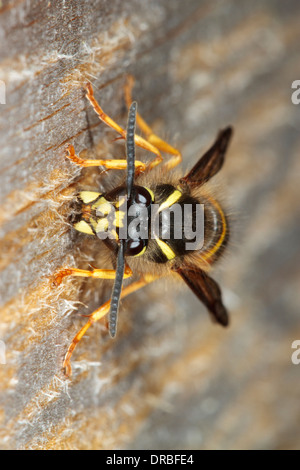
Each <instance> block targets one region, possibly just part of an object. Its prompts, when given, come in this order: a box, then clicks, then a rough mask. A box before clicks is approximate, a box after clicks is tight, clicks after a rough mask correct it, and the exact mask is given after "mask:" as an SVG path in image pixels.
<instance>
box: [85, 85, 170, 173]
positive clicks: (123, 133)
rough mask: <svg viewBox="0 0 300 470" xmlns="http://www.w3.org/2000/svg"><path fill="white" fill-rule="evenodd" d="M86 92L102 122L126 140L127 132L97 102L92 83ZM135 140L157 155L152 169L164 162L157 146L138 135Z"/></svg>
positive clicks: (137, 143)
mask: <svg viewBox="0 0 300 470" xmlns="http://www.w3.org/2000/svg"><path fill="white" fill-rule="evenodd" d="M86 90H87V95H86V96H87V99H88V100H89V102H90V103H91V105H92V106H93V108H94V110H95V112H96V113H97V114H98V116H99V118H100V119H101V121H103V122H105V124H107V125H108V126H109V127H111V128H112V129H114V130H115V131H117V132H118V133H119V134H120V135H121V137H122V138H123V139H126V130H125V129H123V127H121V126H119V124H117V123H116V122H115V121H114V120H113V119H111V118H110V117H109V116H108V115H107V114H106V113H105V112H104V111H103V109H102V108H101V106H100V105H99V103H98V102H97V101H96V99H95V96H94V91H93V87H92V85H91V83H87V84H86ZM134 140H135V143H136V145H138V146H139V147H141V148H143V149H145V150H148V151H149V152H152V153H154V155H156V157H155V159H154V160H152V162H151V164H150V165H151V167H152V168H153V167H154V166H156V165H158V164H159V163H160V162H161V161H162V156H161V153H160V151H159V149H158V148H157V147H156V146H155V145H152V144H151V142H148V141H147V140H146V139H144V138H143V137H141V136H139V135H136V134H135V136H134ZM125 168H126V162H125Z"/></svg>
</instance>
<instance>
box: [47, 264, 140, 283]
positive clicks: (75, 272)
mask: <svg viewBox="0 0 300 470" xmlns="http://www.w3.org/2000/svg"><path fill="white" fill-rule="evenodd" d="M67 276H80V277H93V278H96V279H114V278H115V276H116V271H115V270H114V269H95V268H93V269H92V270H86V269H77V268H64V269H61V270H60V271H58V272H57V273H56V274H54V276H53V278H52V284H53V286H55V287H56V286H59V285H60V284H61V282H62V280H63V278H65V277H67ZM130 276H132V271H131V269H130V267H129V266H127V265H126V266H125V271H124V278H127V277H130Z"/></svg>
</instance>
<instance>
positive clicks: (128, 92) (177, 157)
mask: <svg viewBox="0 0 300 470" xmlns="http://www.w3.org/2000/svg"><path fill="white" fill-rule="evenodd" d="M133 85H134V78H133V76H132V75H129V76H128V77H127V82H126V84H125V87H124V94H125V101H126V105H127V107H128V108H129V107H130V105H131V103H132V88H133ZM136 122H137V124H138V126H139V128H140V129H141V131H142V132H143V133H144V134H145V136H146V140H147V141H148V142H149V143H150V144H152V145H154V146H155V147H156V148H157V149H159V150H160V151H162V152H166V153H168V154H170V155H172V157H171V158H170V159H169V161H168V162H166V163H165V164H164V166H165V168H166V169H167V170H170V169H171V168H174V167H175V166H177V165H178V164H179V163H180V162H181V160H182V156H181V153H180V152H179V150H177V149H176V148H174V147H172V146H171V145H169V144H168V143H167V142H165V141H164V140H162V139H161V138H160V137H158V136H157V135H156V134H154V132H153V130H152V129H151V127H150V126H148V124H147V123H146V122H145V121H144V119H143V118H142V117H141V115H140V114H139V113H137V116H136ZM147 168H149V169H151V168H153V162H151V163H150V164H149V165H148V166H147Z"/></svg>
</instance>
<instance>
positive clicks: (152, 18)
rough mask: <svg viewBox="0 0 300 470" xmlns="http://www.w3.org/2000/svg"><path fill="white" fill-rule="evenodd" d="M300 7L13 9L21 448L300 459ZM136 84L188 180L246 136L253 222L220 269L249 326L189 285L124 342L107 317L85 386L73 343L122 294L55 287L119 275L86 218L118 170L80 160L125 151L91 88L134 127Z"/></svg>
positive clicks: (237, 158) (227, 170)
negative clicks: (248, 453)
mask: <svg viewBox="0 0 300 470" xmlns="http://www.w3.org/2000/svg"><path fill="white" fill-rule="evenodd" d="M299 14H300V5H299V2H296V1H291V0H289V1H286V2H280V1H276V0H264V1H258V0H255V1H252V2H249V1H247V0H242V1H240V2H235V1H233V0H226V1H215V2H210V1H208V0H207V1H204V0H189V1H188V2H182V1H180V0H173V1H172V2H169V1H167V0H163V1H161V0H160V1H159V0H153V1H151V2H149V1H146V0H136V1H134V0H129V1H126V2H122V1H121V0H108V1H106V0H92V1H89V2H84V1H81V0H80V1H77V2H65V1H60V0H58V1H49V2H42V1H33V0H31V1H16V0H15V1H13V0H11V1H5V0H4V1H2V2H1V3H0V44H1V45H0V56H1V63H0V79H1V80H3V81H4V82H5V84H6V104H5V105H4V104H1V105H0V111H1V113H0V141H1V147H0V149H1V150H0V155H1V173H0V187H1V190H0V191H1V200H0V223H1V226H0V237H1V239H0V253H1V259H0V270H1V272H0V296H1V318H0V340H1V341H4V343H5V346H6V364H0V388H1V395H0V406H1V408H0V416H1V427H0V442H1V448H2V449H15V448H17V449H118V448H127V449H141V448H148V449H215V448H218V449H242V448H247V449H257V448H258V449H261V448H272V449H279V448H284V449H295V448H299V440H300V430H299V422H300V407H299V393H300V383H299V380H300V375H299V374H300V365H299V366H296V365H294V364H292V362H291V353H292V349H291V344H292V342H293V341H294V340H295V339H300V327H299V281H300V275H299V262H300V259H299V236H300V229H299V196H300V194H299V173H300V167H299V165H300V163H299V151H300V139H299V124H300V114H299V113H300V107H299V106H300V105H299V106H298V107H297V106H295V105H293V104H292V102H291V91H292V90H291V83H292V82H293V81H294V80H296V79H299V78H300V70H299V68H300V67H299V42H300V19H299V18H300V17H299ZM128 72H130V73H132V74H133V75H134V76H135V77H136V80H137V81H136V87H135V90H134V97H135V99H137V100H138V103H139V109H140V111H141V113H142V114H143V116H144V118H145V119H146V120H147V121H148V122H149V123H151V124H153V125H154V128H155V130H156V131H157V132H158V133H160V135H161V136H162V137H165V138H167V139H168V140H169V141H170V143H172V144H173V145H176V146H177V147H178V148H180V149H181V150H182V153H183V164H182V168H184V169H186V168H189V167H190V166H191V165H192V164H193V163H195V161H196V160H197V159H198V157H199V156H200V154H201V153H202V152H203V151H204V150H205V149H206V148H207V146H208V145H209V144H210V143H211V142H212V141H213V139H214V138H215V135H216V133H217V131H218V129H219V128H221V127H223V126H225V125H227V124H232V125H234V128H235V135H234V140H233V142H232V145H231V147H230V149H229V153H228V159H227V161H226V165H225V167H224V169H223V170H222V175H220V177H218V178H217V182H218V183H219V185H220V188H222V189H221V192H222V194H223V196H224V198H225V200H227V201H228V205H229V207H230V208H231V212H232V214H233V219H234V220H235V222H234V224H233V237H232V243H231V247H230V249H229V251H228V253H227V256H226V257H225V258H224V260H223V262H222V263H221V265H220V268H218V269H217V270H216V271H215V277H216V278H217V279H218V281H219V282H220V284H221V285H222V287H223V289H224V298H225V302H226V304H227V306H228V308H229V310H230V312H231V326H230V328H229V329H228V330H223V329H222V328H220V327H218V326H216V325H213V324H211V322H210V320H209V318H208V315H207V313H206V311H205V309H204V307H203V306H201V305H200V304H199V302H198V301H197V299H196V298H195V297H194V296H193V294H192V293H190V292H189V291H188V290H187V289H186V288H185V287H184V286H181V284H179V285H176V286H174V285H170V284H167V283H165V282H157V283H156V284H153V285H152V286H149V287H148V288H147V289H144V290H143V291H141V292H140V293H137V294H135V295H132V296H131V297H130V298H128V300H126V301H124V302H123V303H122V309H121V312H120V323H119V331H118V335H117V338H116V340H114V341H113V340H110V339H109V337H108V335H107V331H106V328H105V325H104V324H97V325H95V326H94V327H93V328H91V329H90V330H89V332H88V335H87V336H86V337H85V338H84V339H83V340H82V342H81V343H80V345H79V346H78V349H76V351H75V353H74V357H73V362H72V364H73V377H72V379H71V380H69V379H66V378H65V377H64V375H63V371H62V360H63V357H64V354H65V352H66V349H67V347H68V344H69V342H70V340H71V339H72V337H73V336H74V334H75V332H76V331H77V330H78V329H79V328H80V327H81V326H82V325H83V324H84V322H85V321H86V318H84V317H83V316H82V315H87V314H88V313H90V312H92V311H93V309H94V308H96V307H97V306H99V305H100V303H101V302H102V301H103V300H106V299H107V298H108V297H109V293H110V289H111V283H110V282H109V281H103V282H101V281H97V280H95V281H93V280H74V279H73V280H68V281H65V282H63V284H62V285H61V286H60V287H59V288H57V289H53V288H51V285H50V282H49V276H51V274H52V273H53V272H54V271H55V270H56V269H58V268H59V267H61V266H66V265H70V264H72V265H74V266H77V267H82V268H85V267H87V265H88V264H89V263H92V264H93V265H96V266H97V267H102V266H101V263H103V255H102V251H101V248H100V247H99V241H98V240H96V241H95V242H91V241H90V240H89V239H88V240H87V239H86V238H85V237H81V236H78V235H76V234H75V233H74V231H73V230H72V229H71V227H70V225H69V224H68V220H69V219H68V216H69V215H70V213H71V211H72V209H71V200H72V196H73V194H74V192H75V191H76V190H77V189H78V188H85V189H98V188H100V189H103V188H105V187H106V185H107V184H108V182H110V183H112V184H116V182H117V180H118V178H119V173H118V174H116V173H114V174H112V173H110V174H103V173H102V172H101V170H100V169H99V170H98V169H93V170H84V171H80V170H79V169H78V167H75V166H74V165H73V164H71V163H70V162H68V161H67V160H66V159H65V157H64V148H65V144H66V143H67V142H71V143H73V144H74V145H75V148H76V150H77V152H80V151H82V150H84V149H88V150H89V153H92V154H93V155H96V154H97V155H98V156H99V157H100V156H101V155H102V156H103V157H109V156H116V157H117V156H121V155H123V144H122V142H113V139H114V138H115V137H116V136H115V134H113V133H111V132H110V131H108V130H107V129H106V128H105V126H104V125H103V124H101V123H100V122H99V121H98V120H97V117H96V116H95V114H94V113H93V111H92V109H91V108H90V107H89V105H88V104H87V102H86V99H85V97H84V91H83V89H82V84H84V83H85V82H86V81H87V80H90V81H91V82H92V83H93V85H94V88H95V93H96V97H97V99H98V100H99V102H100V103H101V105H102V106H103V108H104V109H105V110H106V111H107V112H108V113H109V114H110V115H111V116H112V117H114V118H115V119H116V120H117V121H118V122H120V123H122V124H125V122H126V110H125V107H124V101H123V94H122V87H123V84H124V79H125V74H126V73H128ZM139 157H140V158H145V159H147V155H146V154H145V153H143V152H140V151H139ZM180 286H181V287H180Z"/></svg>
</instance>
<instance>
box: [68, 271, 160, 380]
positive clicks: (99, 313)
mask: <svg viewBox="0 0 300 470" xmlns="http://www.w3.org/2000/svg"><path fill="white" fill-rule="evenodd" d="M156 279H157V277H154V276H144V277H143V278H141V279H139V280H138V281H135V282H133V283H132V284H129V285H128V286H126V287H124V288H123V290H122V292H121V299H123V298H124V297H126V296H127V295H129V294H132V293H133V292H135V291H137V290H138V289H141V288H142V287H144V286H145V285H147V284H149V283H150V282H153V281H155V280H156ZM109 310H110V300H108V301H107V302H105V303H104V304H103V305H101V307H99V308H97V310H95V311H94V312H93V313H92V314H91V315H90V318H89V320H88V321H87V323H86V324H85V325H84V326H83V327H82V328H81V330H79V332H78V333H77V334H76V335H75V336H74V338H73V340H72V342H71V344H70V346H69V348H68V351H67V354H66V355H65V359H64V362H63V368H64V371H65V374H66V376H67V377H69V376H71V375H72V367H71V364H70V360H71V357H72V354H73V351H74V349H75V348H76V346H77V344H78V343H79V341H80V340H81V338H82V337H83V336H84V335H85V333H86V332H87V330H88V329H89V327H90V326H91V325H92V324H93V323H95V322H97V321H99V320H100V319H101V318H103V317H105V315H107V314H108V312H109Z"/></svg>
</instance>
